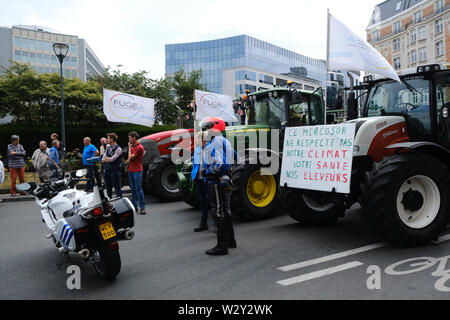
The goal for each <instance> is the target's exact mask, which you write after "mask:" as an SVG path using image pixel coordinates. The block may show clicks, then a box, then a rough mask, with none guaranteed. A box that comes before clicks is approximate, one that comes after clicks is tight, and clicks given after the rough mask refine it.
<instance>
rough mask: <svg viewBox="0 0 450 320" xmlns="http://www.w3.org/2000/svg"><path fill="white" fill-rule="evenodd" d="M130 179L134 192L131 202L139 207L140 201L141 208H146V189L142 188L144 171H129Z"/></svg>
mask: <svg viewBox="0 0 450 320" xmlns="http://www.w3.org/2000/svg"><path fill="white" fill-rule="evenodd" d="M128 179H129V180H130V188H131V194H132V198H131V202H132V203H133V205H134V207H135V208H136V209H137V208H138V201H139V206H140V207H141V209H145V202H144V191H143V190H142V171H139V172H130V171H128Z"/></svg>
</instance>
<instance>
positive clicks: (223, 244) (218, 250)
mask: <svg viewBox="0 0 450 320" xmlns="http://www.w3.org/2000/svg"><path fill="white" fill-rule="evenodd" d="M205 253H206V254H207V255H210V256H219V255H225V254H228V248H227V238H226V234H225V224H224V220H223V219H217V245H216V246H215V247H214V248H212V249H209V250H206V252H205Z"/></svg>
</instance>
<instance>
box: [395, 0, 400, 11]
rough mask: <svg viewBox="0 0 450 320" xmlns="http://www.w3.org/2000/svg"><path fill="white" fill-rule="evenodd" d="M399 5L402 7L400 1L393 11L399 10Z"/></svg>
mask: <svg viewBox="0 0 450 320" xmlns="http://www.w3.org/2000/svg"><path fill="white" fill-rule="evenodd" d="M401 7H402V2H401V1H399V2H397V6H396V7H395V11H398V10H400V9H401Z"/></svg>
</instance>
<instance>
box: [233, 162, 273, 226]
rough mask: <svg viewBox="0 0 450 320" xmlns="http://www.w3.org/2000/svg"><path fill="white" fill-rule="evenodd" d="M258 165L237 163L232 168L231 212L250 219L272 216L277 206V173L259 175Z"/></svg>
mask: <svg viewBox="0 0 450 320" xmlns="http://www.w3.org/2000/svg"><path fill="white" fill-rule="evenodd" d="M264 170H266V169H264V168H263V167H261V166H260V165H248V164H246V165H237V166H235V168H234V169H233V176H232V180H233V192H232V195H231V212H232V213H233V214H235V215H238V216H241V217H243V218H247V219H250V220H254V221H256V220H263V219H267V218H271V217H273V216H274V215H275V214H276V213H277V212H278V211H279V209H280V206H279V193H280V191H279V187H278V185H279V175H278V174H277V175H275V176H274V175H271V174H269V175H261V172H262V171H264Z"/></svg>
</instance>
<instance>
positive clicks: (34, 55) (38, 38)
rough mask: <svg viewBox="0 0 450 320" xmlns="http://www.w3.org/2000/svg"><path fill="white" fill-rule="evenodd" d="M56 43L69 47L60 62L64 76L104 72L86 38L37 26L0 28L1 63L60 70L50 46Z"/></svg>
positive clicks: (90, 74) (81, 77) (90, 75)
mask: <svg viewBox="0 0 450 320" xmlns="http://www.w3.org/2000/svg"><path fill="white" fill-rule="evenodd" d="M56 42H61V43H65V44H67V45H68V46H69V52H68V54H67V56H66V58H65V59H64V62H63V76H64V77H65V78H70V79H74V78H79V79H81V80H83V81H86V80H87V79H88V78H89V77H97V76H98V75H102V74H103V70H104V69H105V68H104V66H103V64H102V63H101V61H100V59H98V58H97V56H96V55H95V53H94V51H93V50H92V49H91V48H90V47H89V45H88V44H87V42H86V41H85V40H83V39H80V38H78V37H77V36H74V35H65V34H61V33H58V32H57V31H54V30H51V29H49V28H43V27H38V26H13V27H12V28H3V27H0V65H1V66H4V67H9V66H10V65H11V63H10V60H14V61H17V62H21V63H27V64H29V65H30V66H31V67H32V68H33V69H35V70H36V71H37V72H38V73H54V72H57V73H59V69H60V65H59V61H58V60H57V58H56V56H55V53H54V52H53V47H52V46H53V43H56ZM0 73H1V71H0Z"/></svg>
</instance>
